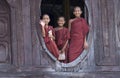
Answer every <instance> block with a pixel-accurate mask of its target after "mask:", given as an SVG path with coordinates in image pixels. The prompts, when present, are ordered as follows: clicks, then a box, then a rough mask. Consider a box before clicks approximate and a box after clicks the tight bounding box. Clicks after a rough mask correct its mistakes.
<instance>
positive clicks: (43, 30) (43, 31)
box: [41, 25, 45, 37]
mask: <svg viewBox="0 0 120 78" xmlns="http://www.w3.org/2000/svg"><path fill="white" fill-rule="evenodd" d="M41 28H42V36H43V37H45V28H44V26H42V25H41Z"/></svg>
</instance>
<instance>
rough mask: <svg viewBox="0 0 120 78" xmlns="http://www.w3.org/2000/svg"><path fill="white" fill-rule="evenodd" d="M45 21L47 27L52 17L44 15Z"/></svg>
mask: <svg viewBox="0 0 120 78" xmlns="http://www.w3.org/2000/svg"><path fill="white" fill-rule="evenodd" d="M43 21H44V22H45V25H48V24H49V22H50V17H49V16H48V15H43Z"/></svg>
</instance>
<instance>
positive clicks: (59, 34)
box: [55, 27, 70, 63]
mask: <svg viewBox="0 0 120 78" xmlns="http://www.w3.org/2000/svg"><path fill="white" fill-rule="evenodd" d="M55 36H56V37H55V40H56V44H57V47H58V49H59V50H61V49H62V48H63V47H64V45H65V43H66V41H67V40H69V38H70V33H69V31H68V29H67V28H65V27H64V28H62V29H58V30H56V31H55ZM65 56H66V60H65V61H64V62H65V63H67V58H68V45H67V46H66V48H65Z"/></svg>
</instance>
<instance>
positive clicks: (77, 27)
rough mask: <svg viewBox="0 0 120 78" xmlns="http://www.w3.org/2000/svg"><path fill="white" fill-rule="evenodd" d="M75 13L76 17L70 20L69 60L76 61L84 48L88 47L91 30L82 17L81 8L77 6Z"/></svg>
mask: <svg viewBox="0 0 120 78" xmlns="http://www.w3.org/2000/svg"><path fill="white" fill-rule="evenodd" d="M73 14H74V15H75V18H74V19H71V20H70V22H69V30H70V47H69V62H72V61H74V60H75V59H76V58H77V57H79V56H80V54H81V53H82V52H83V50H84V49H86V48H88V44H87V42H86V35H87V33H88V31H89V27H88V24H87V22H86V21H85V19H83V18H81V17H80V16H81V14H82V11H81V8H80V7H75V8H74V12H73Z"/></svg>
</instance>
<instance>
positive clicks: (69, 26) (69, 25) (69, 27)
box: [68, 20, 71, 31]
mask: <svg viewBox="0 0 120 78" xmlns="http://www.w3.org/2000/svg"><path fill="white" fill-rule="evenodd" d="M68 30H69V31H71V20H69V24H68Z"/></svg>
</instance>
